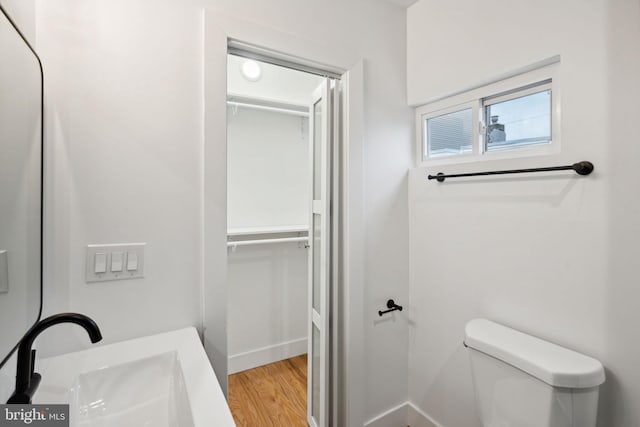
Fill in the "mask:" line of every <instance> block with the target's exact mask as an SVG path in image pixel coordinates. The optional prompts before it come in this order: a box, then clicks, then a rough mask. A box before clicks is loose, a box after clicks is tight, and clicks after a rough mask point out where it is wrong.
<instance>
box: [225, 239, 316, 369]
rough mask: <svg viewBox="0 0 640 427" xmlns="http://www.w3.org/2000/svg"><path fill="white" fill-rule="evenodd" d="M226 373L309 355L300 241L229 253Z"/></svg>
mask: <svg viewBox="0 0 640 427" xmlns="http://www.w3.org/2000/svg"><path fill="white" fill-rule="evenodd" d="M228 277H229V285H228V287H229V317H228V319H229V320H228V321H229V326H228V333H229V343H228V346H229V373H233V372H237V371H239V370H244V369H249V368H252V367H255V366H260V365H262V364H266V363H272V362H275V361H277V360H282V359H286V358H287V357H292V356H294V355H298V354H303V353H306V352H307V346H306V342H307V250H306V249H305V248H304V246H303V245H302V244H301V243H273V244H265V245H256V246H240V247H238V248H237V249H236V250H235V251H234V252H231V251H230V252H229V266H228Z"/></svg>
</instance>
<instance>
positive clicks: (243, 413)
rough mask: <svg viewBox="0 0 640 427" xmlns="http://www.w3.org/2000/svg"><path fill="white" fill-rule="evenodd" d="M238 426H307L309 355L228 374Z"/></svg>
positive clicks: (233, 410) (232, 409) (232, 410)
mask: <svg viewBox="0 0 640 427" xmlns="http://www.w3.org/2000/svg"><path fill="white" fill-rule="evenodd" d="M229 407H230V408H231V413H232V414H233V418H234V420H235V422H236V424H237V426H238V427H298V426H299V427H307V355H306V354H303V355H301V356H296V357H293V358H291V359H286V360H281V361H279V362H275V363H271V364H269V365H265V366H259V367H257V368H254V369H249V370H248V371H244V372H238V373H237V374H233V375H229Z"/></svg>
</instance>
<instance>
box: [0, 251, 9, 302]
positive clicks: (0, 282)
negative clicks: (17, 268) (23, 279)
mask: <svg viewBox="0 0 640 427" xmlns="http://www.w3.org/2000/svg"><path fill="white" fill-rule="evenodd" d="M7 292H9V261H8V260H7V251H4V250H0V294H6V293H7Z"/></svg>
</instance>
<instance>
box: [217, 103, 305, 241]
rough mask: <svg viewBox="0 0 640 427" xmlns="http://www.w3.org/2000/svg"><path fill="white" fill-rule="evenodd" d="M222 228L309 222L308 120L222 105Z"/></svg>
mask: <svg viewBox="0 0 640 427" xmlns="http://www.w3.org/2000/svg"><path fill="white" fill-rule="evenodd" d="M227 122H228V125H227V179H228V184H227V186H228V193H227V204H228V205H227V212H228V214H227V215H228V216H227V227H228V228H229V229H233V228H241V227H273V226H287V225H302V226H305V225H306V224H307V223H308V222H309V206H310V205H309V200H310V199H309V197H310V196H309V188H310V187H309V185H310V184H309V157H308V155H309V154H308V153H309V147H308V144H309V119H308V118H307V117H302V116H294V115H290V114H283V113H277V112H271V111H264V110H257V109H253V108H248V107H238V108H233V107H229V108H228V110H227Z"/></svg>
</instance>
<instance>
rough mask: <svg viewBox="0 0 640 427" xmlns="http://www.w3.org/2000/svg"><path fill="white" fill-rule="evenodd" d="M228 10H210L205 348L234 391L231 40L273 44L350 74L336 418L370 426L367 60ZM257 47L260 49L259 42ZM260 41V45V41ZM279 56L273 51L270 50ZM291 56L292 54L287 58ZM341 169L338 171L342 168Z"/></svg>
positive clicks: (344, 78)
mask: <svg viewBox="0 0 640 427" xmlns="http://www.w3.org/2000/svg"><path fill="white" fill-rule="evenodd" d="M220 12H221V11H220V10H204V11H203V39H202V49H203V57H204V63H203V70H202V72H203V81H204V94H203V109H204V117H203V148H202V149H203V157H202V158H203V163H202V168H203V173H202V179H203V182H202V186H203V192H204V196H203V202H202V213H201V215H202V216H201V217H202V227H203V230H204V233H203V239H202V242H201V245H202V263H201V265H202V272H201V277H202V279H201V286H202V301H203V302H202V313H203V325H202V328H201V331H202V335H203V342H204V346H205V350H206V352H207V355H208V356H209V359H210V361H211V363H212V366H213V368H214V370H215V372H216V375H217V377H218V381H219V382H220V385H221V387H222V389H223V391H224V392H225V395H226V393H227V266H226V262H227V247H226V228H227V217H226V215H227V212H226V210H227V204H226V200H227V199H226V197H227V189H226V185H227V165H226V158H227V152H226V150H227V147H226V143H227V140H226V138H227V135H226V131H227V129H226V111H227V108H226V101H227V84H226V81H227V79H226V76H227V71H226V64H227V60H226V57H227V53H228V52H229V41H230V40H234V41H239V40H242V41H244V42H245V43H247V44H251V45H255V46H258V44H259V45H261V46H270V49H273V50H272V52H278V53H280V55H282V56H283V57H288V58H290V59H291V60H292V62H294V63H298V61H299V60H301V59H302V60H305V58H306V57H316V58H321V59H322V64H320V63H318V62H314V61H309V60H306V61H308V62H309V63H313V64H316V65H317V64H320V65H322V66H324V64H325V63H336V64H342V65H341V66H327V68H326V71H334V72H335V70H340V71H342V70H347V71H345V72H342V75H341V76H340V81H341V82H342V85H343V100H342V102H341V106H342V109H343V111H342V112H341V114H342V141H341V147H340V154H341V157H342V159H341V164H340V168H339V170H340V173H341V178H340V182H339V186H340V190H341V191H340V195H339V196H338V197H339V198H340V199H339V224H340V227H341V233H340V234H341V236H340V242H339V244H340V248H341V252H340V255H339V258H340V261H341V265H340V269H339V270H338V271H339V274H340V277H341V283H342V286H339V287H338V292H339V294H338V295H337V297H338V299H339V304H338V307H337V310H338V316H337V319H338V321H339V325H338V326H339V331H338V334H337V339H338V352H339V361H338V365H339V367H338V371H339V372H338V377H339V378H341V380H342V381H341V382H340V384H337V387H338V390H337V393H336V392H335V391H334V396H336V399H337V400H338V402H339V403H340V405H339V408H338V411H335V413H334V416H336V417H338V422H337V425H349V426H351V425H352V426H358V425H363V424H364V421H365V420H364V413H365V410H364V405H365V389H364V385H365V364H364V363H363V360H365V351H364V345H365V342H364V331H365V329H364V325H365V322H364V278H365V272H364V254H365V250H364V244H365V237H364V236H365V224H364V221H363V218H364V134H365V133H364V67H365V64H364V62H363V60H362V59H361V58H359V57H353V56H351V54H350V53H346V52H345V51H343V50H340V48H336V49H335V50H334V51H328V50H327V48H326V46H320V45H317V44H314V43H313V41H311V40H306V39H301V38H297V39H296V38H292V37H291V35H290V34H283V33H280V32H278V31H277V30H274V29H273V28H266V27H261V26H259V25H257V24H256V23H253V22H246V21H242V20H239V19H238V18H237V17H233V16H229V15H226V14H221V13H220ZM255 41H257V43H255ZM252 42H253V43H252ZM270 51H271V50H270ZM281 52H289V53H290V54H282V53H281ZM335 169H338V168H335Z"/></svg>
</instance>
